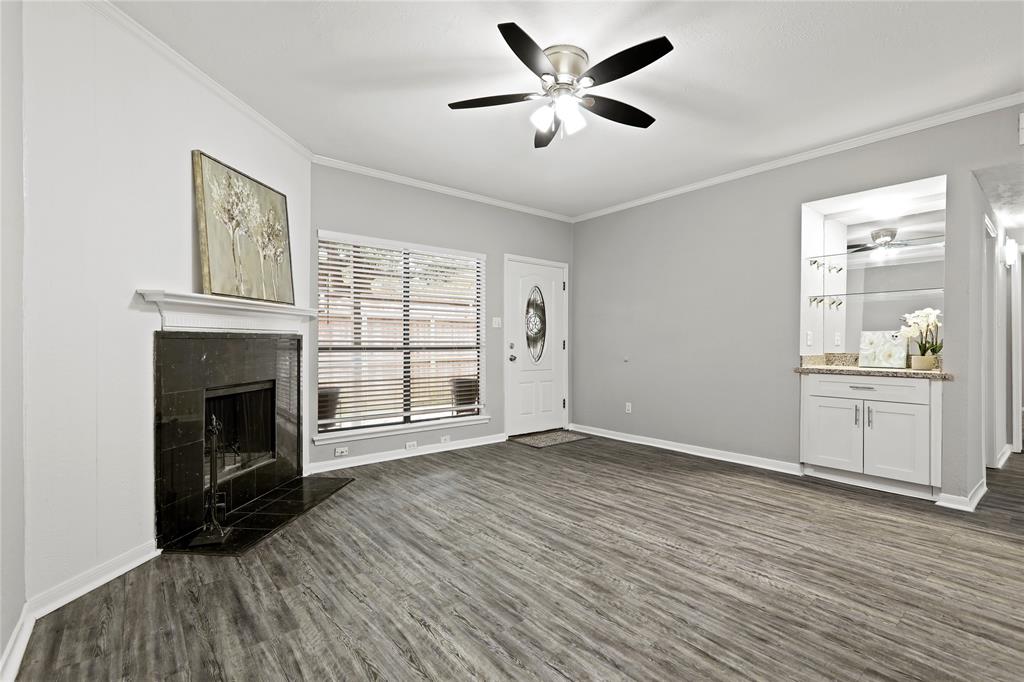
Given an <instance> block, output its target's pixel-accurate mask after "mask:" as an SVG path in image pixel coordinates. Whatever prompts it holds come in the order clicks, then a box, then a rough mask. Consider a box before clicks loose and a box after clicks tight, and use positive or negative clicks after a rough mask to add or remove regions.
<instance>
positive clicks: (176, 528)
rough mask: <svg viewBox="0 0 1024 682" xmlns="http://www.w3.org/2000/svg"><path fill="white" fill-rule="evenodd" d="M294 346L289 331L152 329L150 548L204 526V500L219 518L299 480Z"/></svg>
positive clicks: (296, 355)
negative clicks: (153, 466) (153, 437)
mask: <svg viewBox="0 0 1024 682" xmlns="http://www.w3.org/2000/svg"><path fill="white" fill-rule="evenodd" d="M300 343H301V339H300V337H299V336H297V335H291V334H231V333H202V332H157V333H156V339H155V343H154V349H155V352H154V356H155V357H154V360H155V373H154V377H155V416H156V449H155V452H156V462H155V464H156V526H157V527H156V536H157V546H158V547H164V546H166V545H167V544H169V543H172V542H174V541H175V540H178V539H180V538H183V537H185V536H187V535H189V534H191V533H194V532H196V531H198V530H199V529H201V528H202V527H203V525H204V522H205V521H206V516H207V499H208V496H211V495H212V499H213V500H215V501H216V503H217V505H218V509H219V513H220V515H221V516H224V515H227V514H229V513H230V512H231V511H232V510H234V509H237V508H238V507H241V506H243V505H245V504H246V503H248V502H251V501H252V500H254V499H256V498H259V497H261V496H262V495H265V494H266V493H268V492H270V491H271V490H273V489H275V488H277V487H278V486H281V485H282V484H285V483H287V482H288V481H291V480H292V479H295V478H297V477H299V476H301V475H302V470H301V462H300V459H301V458H300V456H299V453H300V452H301V419H300V414H299V412H300V410H299V405H300V403H301V401H300V399H299V396H300V394H299V376H300V375H299V365H300V358H301V346H300ZM214 427H215V428H214ZM211 463H216V472H215V476H214V480H215V481H216V483H215V486H214V487H215V489H214V490H212V491H211V474H212V473H213V472H212V471H211Z"/></svg>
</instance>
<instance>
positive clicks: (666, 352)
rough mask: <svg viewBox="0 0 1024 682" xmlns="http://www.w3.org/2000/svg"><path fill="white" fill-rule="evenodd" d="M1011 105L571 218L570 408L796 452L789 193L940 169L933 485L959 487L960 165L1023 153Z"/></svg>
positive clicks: (580, 417)
mask: <svg viewBox="0 0 1024 682" xmlns="http://www.w3.org/2000/svg"><path fill="white" fill-rule="evenodd" d="M1018 111H1019V108H1011V109H1004V110H1001V111H997V112H992V113H990V114H985V115H982V116H976V117H973V118H969V119H965V120H962V121H957V122H955V123H950V124H947V125H943V126H938V127H935V128H930V129H928V130H924V131H920V132H917V133H912V134H909V135H904V136H901V137H897V138H894V139H890V140H885V141H882V142H877V143H874V144H871V145H867V146H864V147H859V148H857V149H852V150H849V151H845V152H841V153H837V154H833V155H830V156H826V157H822V158H819V159H814V160H811V161H806V162H803V163H800V164H796V165H793V166H788V167H785V168H780V169H777V170H774V171H769V172H766V173H761V174H758V175H754V176H751V177H748V178H743V179H740V180H735V181H733V182H729V183H726V184H722V185H717V186H714V187H709V188H706V189H702V190H698V191H695V192H691V193H688V194H683V195H680V196H677V197H673V198H670V199H665V200H662V201H658V202H655V203H652V204H647V205H644V206H639V207H637V208H633V209H629V210H627V211H622V212H619V213H614V214H611V215H607V216H603V217H599V218H594V219H592V220H588V221H586V222H583V223H579V224H577V225H575V226H574V228H573V263H574V268H573V277H572V280H573V290H574V292H575V298H574V305H575V307H574V309H573V330H572V339H573V354H574V355H573V368H574V371H573V375H572V376H573V396H574V399H575V400H574V407H573V417H572V418H573V421H574V422H575V423H577V424H584V425H589V426H596V427H602V428H607V429H612V430H615V431H621V432H625V433H631V434H640V435H644V436H651V437H655V438H662V439H667V440H671V441H676V442H680V443H686V444H690V445H698V446H703V447H709V448H717V449H721V450H728V451H733V452H738V453H743V454H748V455H755V456H760V457H767V458H771V459H776V460H781V461H786V462H797V461H798V459H799V431H798V425H799V380H798V378H797V376H796V375H795V374H794V373H793V367H794V366H795V365H796V364H797V363H798V362H799V358H798V357H797V353H796V351H795V349H796V348H797V347H798V346H797V336H798V333H799V309H798V301H799V292H800V283H799V279H798V276H797V275H798V272H799V263H798V261H799V258H800V234H799V233H800V204H802V203H803V202H806V201H812V200H815V199H822V198H826V197H831V196H837V195H842V194H847V193H851V192H855V191H860V190H865V189H871V188H873V187H880V186H885V185H891V184H896V183H900V182H907V181H910V180H917V179H919V178H925V177H930V176H935V175H941V174H946V175H947V176H948V178H947V189H948V199H947V201H948V205H947V234H948V236H947V253H946V296H945V312H946V316H945V317H946V328H945V339H946V350H945V352H944V355H945V365H946V367H947V368H948V369H949V370H950V371H952V372H953V373H954V374H956V375H957V380H956V381H953V382H951V383H949V384H948V385H946V387H945V392H944V396H945V402H944V412H943V438H944V450H943V452H944V456H943V470H944V471H943V476H944V485H943V490H944V492H948V493H951V494H960V495H963V494H966V493H967V492H969V491H970V489H971V488H972V487H973V486H974V484H975V483H976V482H977V481H978V480H979V479H980V476H981V473H980V467H978V466H977V462H976V461H975V460H976V459H977V458H980V457H981V452H980V443H981V439H980V435H981V434H980V428H981V414H980V400H979V398H980V385H979V381H978V374H979V372H980V369H981V356H980V342H979V339H978V335H977V330H978V329H979V328H980V327H979V325H980V323H981V315H980V313H981V307H980V305H978V304H979V302H980V297H981V293H980V292H981V287H980V285H981V281H982V248H983V247H982V235H983V234H984V230H983V229H982V227H981V223H980V216H981V213H980V211H979V210H978V205H977V204H976V203H975V200H974V197H973V195H972V188H977V183H976V181H975V179H974V177H973V174H972V172H971V171H972V170H974V169H977V168H981V167H985V166H990V165H996V164H999V163H1008V162H1010V161H1015V160H1018V159H1020V158H1021V150H1020V149H1019V148H1018V146H1017V113H1018ZM625 357H628V358H629V362H625V361H624V358H625ZM972 398H973V399H972ZM626 401H631V402H632V403H633V412H632V414H628V415H627V414H625V410H624V403H625V402H626Z"/></svg>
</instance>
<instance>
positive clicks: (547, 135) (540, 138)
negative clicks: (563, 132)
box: [533, 118, 562, 149]
mask: <svg viewBox="0 0 1024 682" xmlns="http://www.w3.org/2000/svg"><path fill="white" fill-rule="evenodd" d="M561 127H562V122H561V121H559V120H558V118H555V122H554V125H552V126H551V128H549V129H548V130H545V131H544V132H541V131H539V130H538V131H537V134H536V135H534V136H533V146H534V147H535V148H536V149H540V148H541V147H547V146H548V145H549V144H551V140H553V139H555V135H557V134H558V129H559V128H561Z"/></svg>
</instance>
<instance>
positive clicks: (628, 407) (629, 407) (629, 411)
mask: <svg viewBox="0 0 1024 682" xmlns="http://www.w3.org/2000/svg"><path fill="white" fill-rule="evenodd" d="M626 414H633V403H626Z"/></svg>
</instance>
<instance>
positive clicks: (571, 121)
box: [448, 23, 672, 148]
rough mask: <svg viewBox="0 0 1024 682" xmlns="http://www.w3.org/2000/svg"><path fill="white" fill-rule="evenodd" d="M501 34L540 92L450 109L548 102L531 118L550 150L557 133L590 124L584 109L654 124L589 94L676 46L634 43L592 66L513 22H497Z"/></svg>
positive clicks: (576, 51) (538, 140) (659, 41)
mask: <svg viewBox="0 0 1024 682" xmlns="http://www.w3.org/2000/svg"><path fill="white" fill-rule="evenodd" d="M498 31H500V32H501V36H502V37H503V38H504V39H505V42H506V43H508V46H509V47H511V48H512V51H513V52H514V53H515V54H516V56H517V57H519V59H520V61H522V62H523V64H526V66H527V68H529V69H530V71H533V72H534V73H535V74H536V75H537V76H538V77H539V78H540V83H541V90H542V92H523V93H518V94H514V95H494V96H492V97H478V98H476V99H467V100H463V101H461V102H452V103H451V104H449V105H448V106H449V107H451V108H452V109H475V108H477V107H493V106H496V105H499V104H514V103H516V102H528V101H531V100H538V101H539V100H544V102H545V103H544V106H542V107H541V108H540V109H537V110H536V111H535V112H533V114H532V115H531V116H530V122H531V123H533V125H534V127H535V128H537V132H536V134H535V135H534V138H533V146H534V147H538V148H539V147H547V146H548V145H549V144H550V143H551V140H553V139H554V138H555V135H557V134H558V132H559V131H560V130H561V131H564V133H563V134H565V135H572V134H573V133H576V132H578V131H580V130H582V129H583V128H584V127H586V125H587V120H586V119H585V118H584V117H583V113H582V110H583V109H586V110H589V111H590V112H591V113H594V114H597V115H598V116H601V117H603V118H607V119H608V120H609V121H615V122H616V123H623V124H625V125H629V126H635V127H637V128H646V127H648V126H650V125H651V124H652V123H654V117H653V116H651V115H650V114H648V113H646V112H643V111H641V110H639V109H637V108H636V107H634V106H630V105H629V104H625V103H624V102H619V101H618V100H614V99H609V98H607V97H600V96H598V95H591V94H590V93H589V92H588V91H589V89H590V88H593V87H596V86H598V85H604V84H605V83H610V82H612V81H613V80H617V79H619V78H622V77H623V76H628V75H629V74H631V73H633V72H634V71H639V70H640V69H642V68H644V67H645V66H647V65H648V64H651V63H653V62H655V61H657V60H658V59H661V58H662V57H664V56H665V55H666V54H668V53H669V52H671V51H672V43H670V42H669V41H668V38H666V37H665V36H662V37H660V38H655V39H653V40H648V41H647V42H645V43H640V44H639V45H634V46H633V47H631V48H628V49H626V50H623V51H622V52H619V53H617V54H614V55H612V56H611V57H608V59H605V60H604V61H602V62H598V63H597V64H595V65H594V66H589V61H590V58H589V57H588V56H587V53H586V52H585V51H584V50H582V49H580V48H578V47H576V46H575V45H552V46H551V47H549V48H548V49H546V50H542V49H540V47H539V46H538V45H537V43H535V42H533V39H532V38H530V36H528V35H527V34H526V31H524V30H523V29H521V28H519V26H517V25H516V24H514V23H505V24H498Z"/></svg>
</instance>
